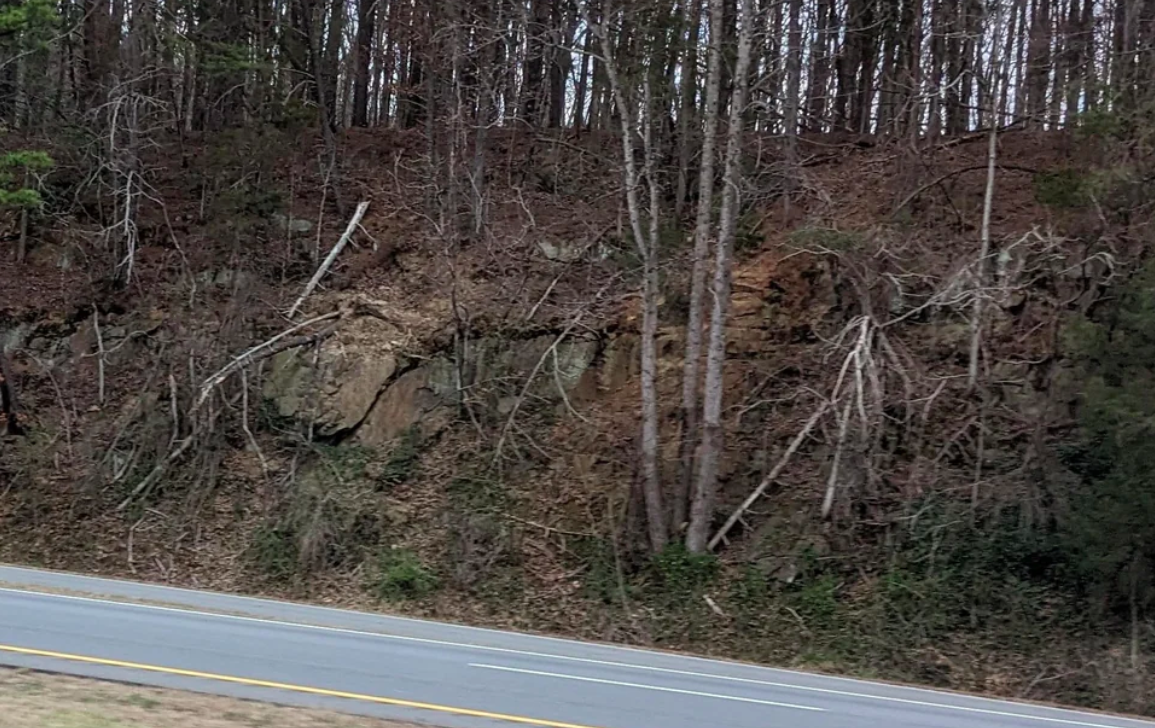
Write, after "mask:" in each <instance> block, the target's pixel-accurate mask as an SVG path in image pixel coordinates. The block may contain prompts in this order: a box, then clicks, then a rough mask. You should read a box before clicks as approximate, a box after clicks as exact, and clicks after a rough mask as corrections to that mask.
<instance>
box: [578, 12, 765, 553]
mask: <svg viewBox="0 0 1155 728" xmlns="http://www.w3.org/2000/svg"><path fill="white" fill-rule="evenodd" d="M748 1H749V0H747V2H748ZM580 7H581V12H582V15H583V19H584V20H585V22H586V25H587V26H588V27H589V28H590V29H591V30H592V31H593V32H594V33H595V34H596V35H597V36H598V40H599V41H600V42H601V46H602V64H603V67H604V69H605V73H606V76H607V79H608V81H609V86H610V92H611V93H612V94H613V98H614V102H615V104H616V106H617V114H616V115H617V117H618V120H619V121H620V124H621V127H620V129H621V135H622V170H623V176H624V177H625V187H626V208H627V210H628V213H629V218H630V231H631V232H632V233H633V236H634V241H635V243H636V245H637V247H638V253H639V254H640V256H641V258H642V267H643V282H642V342H641V349H642V356H641V359H642V361H641V400H642V436H641V451H642V491H643V494H644V496H645V502H646V521H647V528H648V533H649V540H650V548H651V549H652V550H653V551H654V553H657V552H659V551H661V550H662V549H664V548H665V547H666V543H667V540H668V538H669V531H668V530H667V528H666V512H665V506H664V504H663V500H664V499H663V498H662V483H661V477H660V473H659V470H658V452H659V433H658V390H657V359H658V357H657V346H656V341H655V340H656V336H657V330H658V295H659V294H660V287H659V281H658V250H657V243H658V220H657V215H658V209H657V202H658V196H657V189H656V185H657V182H656V180H655V178H654V177H652V176H650V177H649V178H648V179H647V180H646V182H647V184H649V185H650V211H649V218H650V220H649V225H648V226H647V225H645V224H644V222H643V217H644V216H645V213H644V211H643V208H642V203H641V199H640V195H639V191H640V190H639V188H640V187H641V182H640V179H639V174H638V165H637V159H636V157H635V153H636V148H635V145H634V134H635V132H634V124H633V119H632V113H631V109H632V108H634V107H633V106H631V105H630V104H628V103H627V102H626V96H625V92H624V90H623V88H622V83H621V77H620V75H619V74H618V70H617V66H616V64H615V61H614V47H613V45H612V43H611V42H610V39H609V37H608V34H607V33H606V31H605V29H604V28H603V27H602V26H600V25H597V24H595V23H593V22H592V21H591V19H590V15H589V12H588V8H587V7H586V5H585V3H584V2H582V3H581V6H580ZM645 96H646V98H645V103H643V105H642V108H643V114H644V117H645V118H642V119H641V120H640V124H641V126H642V128H643V129H644V130H645V137H644V138H645V141H646V149H645V150H644V155H645V159H646V169H647V172H648V173H649V174H652V173H653V153H654V152H653V145H652V143H651V131H650V127H651V125H652V123H653V119H651V118H649V117H650V112H651V100H650V98H649V96H650V94H649V82H648V80H647V82H646V94H645ZM647 227H648V230H647Z"/></svg>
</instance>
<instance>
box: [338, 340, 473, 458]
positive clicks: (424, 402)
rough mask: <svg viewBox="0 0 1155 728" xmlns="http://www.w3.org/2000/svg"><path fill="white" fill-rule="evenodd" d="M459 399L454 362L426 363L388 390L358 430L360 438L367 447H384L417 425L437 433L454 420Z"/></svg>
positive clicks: (425, 430) (398, 380)
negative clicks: (454, 406)
mask: <svg viewBox="0 0 1155 728" xmlns="http://www.w3.org/2000/svg"><path fill="white" fill-rule="evenodd" d="M456 396H457V387H456V386H455V384H454V379H453V363H452V362H450V361H449V360H448V359H434V360H432V361H429V362H427V363H425V364H422V365H421V366H419V367H417V368H416V369H411V370H409V371H407V372H405V373H404V374H402V375H401V376H400V377H398V378H397V379H396V380H395V381H394V382H393V383H391V384H390V385H389V386H388V388H386V389H385V391H384V393H383V394H382V395H381V398H380V399H379V400H378V401H377V403H376V405H375V406H374V407H373V409H372V411H371V412H370V413H369V416H368V417H367V418H366V419H365V423H364V424H363V425H362V426H361V428H360V429H359V430H357V439H358V440H359V441H360V442H361V443H362V444H364V445H368V446H370V447H380V446H383V445H387V444H389V443H390V442H392V441H393V439H394V438H396V437H397V436H398V435H400V434H401V433H402V432H404V431H405V430H407V429H409V428H410V427H413V426H415V425H416V426H419V427H420V428H421V433H422V434H423V435H425V436H429V435H432V434H436V433H437V432H440V431H441V430H442V429H444V428H445V427H446V426H448V425H449V423H450V422H451V421H452V418H453V416H454V414H455V413H454V410H453V404H454V400H455V399H456Z"/></svg>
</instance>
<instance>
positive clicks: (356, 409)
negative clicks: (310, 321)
mask: <svg viewBox="0 0 1155 728" xmlns="http://www.w3.org/2000/svg"><path fill="white" fill-rule="evenodd" d="M401 338H402V337H401V334H400V332H399V331H397V330H396V329H394V328H393V327H392V326H389V325H388V324H385V323H383V322H380V321H376V320H365V321H358V322H356V323H355V324H354V325H352V326H350V327H349V329H348V330H344V331H342V332H341V334H340V335H338V336H337V337H335V339H334V340H332V341H329V342H326V344H325V345H324V346H323V347H322V348H321V350H320V352H319V353H317V354H315V352H314V351H313V350H312V349H307V350H304V349H290V350H288V351H283V352H281V353H280V354H278V355H276V356H275V357H273V360H272V371H271V372H270V373H269V376H268V377H267V378H266V380H265V385H264V392H263V394H264V396H265V397H266V398H267V399H269V400H271V401H272V402H274V403H275V404H276V406H277V411H278V413H280V415H281V416H282V417H293V418H297V419H313V420H314V422H315V424H316V426H317V432H318V433H319V434H321V435H322V436H325V437H329V436H332V435H336V434H338V433H342V432H348V431H350V430H353V429H356V428H357V427H358V426H359V425H360V424H361V423H362V422H363V421H364V420H365V417H366V416H367V415H368V414H369V411H370V409H372V407H373V405H374V403H375V402H376V401H377V398H378V396H379V395H380V394H381V392H382V390H383V389H384V388H385V386H386V384H388V382H389V381H390V380H391V379H392V378H393V376H394V375H395V374H396V373H397V368H398V357H397V355H396V354H395V353H394V349H396V348H397V346H398V345H399V343H400V341H401Z"/></svg>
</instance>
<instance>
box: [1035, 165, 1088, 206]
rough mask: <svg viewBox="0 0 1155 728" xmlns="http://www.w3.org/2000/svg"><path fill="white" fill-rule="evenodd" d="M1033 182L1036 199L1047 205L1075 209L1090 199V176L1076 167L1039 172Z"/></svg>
mask: <svg viewBox="0 0 1155 728" xmlns="http://www.w3.org/2000/svg"><path fill="white" fill-rule="evenodd" d="M1032 183H1033V185H1034V188H1035V199H1036V200H1037V201H1038V202H1039V204H1041V205H1046V206H1047V207H1057V208H1064V209H1075V208H1079V207H1083V206H1084V205H1086V204H1087V203H1088V202H1089V201H1090V190H1089V181H1088V177H1087V176H1086V175H1085V174H1083V173H1082V172H1080V171H1079V170H1076V169H1061V170H1058V171H1056V172H1039V173H1038V174H1036V175H1035V176H1034V179H1033V180H1032Z"/></svg>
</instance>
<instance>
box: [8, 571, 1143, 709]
mask: <svg viewBox="0 0 1155 728" xmlns="http://www.w3.org/2000/svg"><path fill="white" fill-rule="evenodd" d="M0 592H8V593H13V594H22V595H28V596H35V597H45V598H53V599H63V600H69V601H75V602H85V603H95V604H103V605H115V606H121V607H130V608H134V609H141V610H151V611H159V612H176V613H183V614H194V615H198V616H202V617H207V618H212V619H221V620H233V621H240V622H250V623H258V624H267V625H272V626H283V627H291V628H297V629H307V630H317V631H321V632H330V633H338V634H348V635H356V636H361V637H373V638H377V639H383V640H394V641H399V642H411V643H416V644H427V645H436V646H440V647H451V648H457V649H464V650H476V651H482V652H492V653H495V654H505V655H513V656H518V657H531V658H537V659H544V660H558V661H564V662H572V663H579V664H586V665H597V666H600V667H612V668H618V669H624V670H639V671H643V672H651V673H658V674H665V675H679V676H682V677H692V678H698V679H708V680H719V681H723V682H734V683H741V684H745V685H760V686H764V687H771V688H778V689H783V690H797V691H801V692H808V693H814V694H821V695H830V696H834V697H842V698H849V699H853V700H870V701H878V702H884V703H892V704H897V705H909V706H912V707H920V708H931V709H935V710H942V711H952V712H960V713H970V714H972V715H986V716H991V717H996V718H1015V719H1018V720H1023V721H1032V722H1035V723H1045V724H1049V725H1066V726H1076V727H1077V728H1123V726H1126V725H1128V724H1129V725H1133V726H1144V727H1148V728H1149V727H1150V726H1152V724H1151V723H1149V722H1145V721H1141V720H1135V719H1133V718H1126V717H1114V716H1103V719H1106V720H1113V721H1115V722H1113V723H1099V722H1092V721H1091V720H1089V719H1086V718H1082V719H1081V718H1080V717H1079V715H1080V714H1079V713H1077V712H1075V711H1071V710H1068V709H1065V708H1056V707H1052V706H1047V705H1024V706H1023V707H1024V708H1033V709H1035V710H1043V711H1048V712H1051V713H1054V714H1056V715H1039V714H1031V713H1019V712H1014V711H1007V710H999V709H996V708H980V707H976V706H967V705H956V704H952V703H945V702H941V701H936V700H917V699H914V698H900V697H895V696H890V695H879V694H873V693H864V692H860V691H854V690H839V689H835V688H822V687H816V686H811V685H799V684H796V683H786V682H775V681H771V680H759V679H755V678H744V677H737V676H733V675H720V674H717V673H706V672H696V671H693V670H677V669H673V668H667V667H656V666H652V665H640V664H636V663H628V662H616V661H612V660H596V659H591V658H587V657H574V656H569V655H559V654H551V653H545V652H534V651H529V650H515V649H510V648H505V647H491V646H488V645H479V644H472V643H468V642H452V641H446V640H436V639H429V638H424V637H410V636H407V635H397V634H389V633H386V632H368V631H363V630H355V629H345V628H341V627H327V626H324V625H315V624H309V623H306V622H290V621H284V620H276V619H263V618H260V617H247V616H243V615H235V614H226V613H222V612H206V611H201V610H197V609H185V608H181V607H166V606H160V605H155V604H147V603H142V602H131V601H116V600H112V599H96V598H93V597H83V596H76V595H72V594H59V593H54V592H43V591H34V590H27V589H11V588H7V587H0ZM631 651H632V650H631ZM657 654H658V655H662V656H668V655H664V653H657ZM736 666H737V667H754V666H747V665H742V664H740V663H738V664H736ZM815 677H817V676H815ZM822 678H823V679H828V678H827V677H826V676H822ZM829 679H831V680H839V681H844V682H849V680H847V679H845V678H829ZM879 687H880V688H893V689H901V690H904V691H908V692H912V693H913V692H917V693H920V694H925V695H927V696H928V697H929V696H932V695H936V693H935V692H934V691H931V690H927V689H926V688H917V687H913V686H912V687H909V688H908V687H907V686H897V685H888V684H885V683H883V684H880V685H879ZM959 698H960V699H964V700H970V701H974V702H979V703H987V704H988V705H990V704H992V703H996V702H997V701H994V700H992V699H989V698H983V697H980V696H970V695H960V696H959ZM1063 715H1067V716H1070V717H1060V716H1063Z"/></svg>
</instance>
